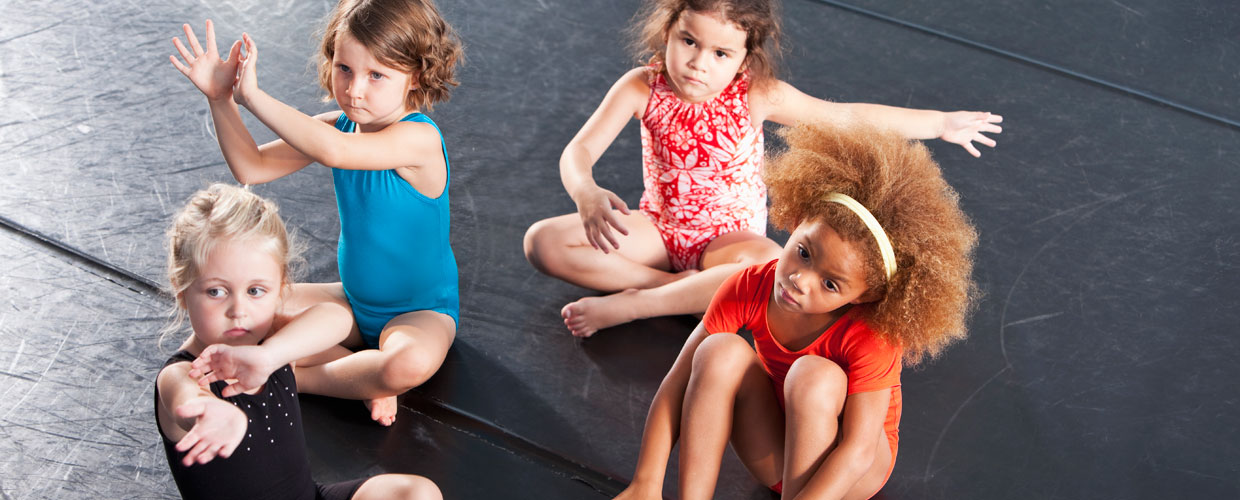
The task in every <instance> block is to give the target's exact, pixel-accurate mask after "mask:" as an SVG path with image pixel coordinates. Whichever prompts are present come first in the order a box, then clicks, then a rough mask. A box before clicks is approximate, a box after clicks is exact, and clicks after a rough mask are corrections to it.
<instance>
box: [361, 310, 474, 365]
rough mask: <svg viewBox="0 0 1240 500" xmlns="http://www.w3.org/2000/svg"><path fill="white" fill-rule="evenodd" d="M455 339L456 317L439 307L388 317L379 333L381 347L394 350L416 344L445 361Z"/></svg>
mask: <svg viewBox="0 0 1240 500" xmlns="http://www.w3.org/2000/svg"><path fill="white" fill-rule="evenodd" d="M455 339H456V321H454V320H453V319H452V316H448V315H447V314H443V313H438V312H435V311H412V312H407V313H404V314H401V315H399V316H397V317H395V318H392V320H391V321H388V323H387V325H386V326H384V327H383V332H382V333H380V334H379V350H380V351H384V352H393V351H398V350H402V349H409V348H414V349H416V350H417V351H418V352H419V353H421V354H423V355H425V356H427V357H430V358H434V359H438V360H439V361H440V362H442V361H443V358H444V356H446V355H447V354H448V348H449V347H452V341H453V340H455Z"/></svg>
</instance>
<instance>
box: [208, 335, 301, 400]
mask: <svg viewBox="0 0 1240 500" xmlns="http://www.w3.org/2000/svg"><path fill="white" fill-rule="evenodd" d="M277 368H279V367H278V366H275V363H274V362H273V361H272V359H271V356H270V355H269V354H268V353H267V350H266V349H263V348H262V347H260V346H230V345H225V344H215V345H211V346H207V348H206V349H203V350H202V354H199V355H198V359H195V360H194V362H193V363H192V364H191V368H190V370H189V376H190V377H191V378H194V379H196V380H197V381H198V385H200V386H203V387H207V386H209V385H210V384H211V383H212V382H215V381H219V380H236V382H233V383H231V384H229V385H228V386H227V387H225V388H224V390H223V391H220V395H221V396H223V397H226V398H230V397H233V396H236V395H238V394H241V393H242V392H245V391H251V390H254V389H258V388H259V387H262V385H263V384H264V383H266V382H267V378H268V377H270V376H271V373H272V372H274V371H276V369H277Z"/></svg>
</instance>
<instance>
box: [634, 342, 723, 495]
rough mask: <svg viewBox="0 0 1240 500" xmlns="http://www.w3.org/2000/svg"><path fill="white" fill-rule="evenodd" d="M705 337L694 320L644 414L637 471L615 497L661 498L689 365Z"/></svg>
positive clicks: (678, 426)
mask: <svg viewBox="0 0 1240 500" xmlns="http://www.w3.org/2000/svg"><path fill="white" fill-rule="evenodd" d="M706 336H707V334H706V328H705V327H704V326H703V325H702V324H701V323H698V326H697V328H694V329H693V333H691V334H689V338H688V339H686V340H685V346H684V347H683V348H681V349H680V355H678V356H677V357H676V362H675V363H673V364H672V369H671V370H669V371H668V372H667V376H666V377H663V382H662V383H661V384H659V391H658V392H656V393H655V395H654V401H653V402H652V403H650V413H648V414H647V415H646V427H645V429H644V430H643V431H642V445H641V451H640V452H638V455H637V470H636V472H634V473H633V481H632V483H630V484H629V487H628V488H625V490H624V491H623V492H621V493H620V495H619V496H617V497H616V498H617V499H618V500H621V499H622V500H639V499H643V500H644V499H662V498H663V479H664V477H665V476H666V474H667V459H668V457H670V456H671V454H672V446H674V445H675V444H676V441H677V440H678V439H679V438H680V414H681V410H682V408H683V405H684V401H685V389H686V388H687V387H688V386H689V375H690V372H691V370H692V368H693V353H694V352H696V351H697V348H698V346H699V345H701V344H702V341H703V340H705V339H706Z"/></svg>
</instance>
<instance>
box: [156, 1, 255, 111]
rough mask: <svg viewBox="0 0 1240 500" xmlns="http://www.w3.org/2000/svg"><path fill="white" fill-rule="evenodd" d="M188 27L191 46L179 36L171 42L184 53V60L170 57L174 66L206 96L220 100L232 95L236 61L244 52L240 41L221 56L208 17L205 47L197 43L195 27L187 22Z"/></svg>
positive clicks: (213, 27)
mask: <svg viewBox="0 0 1240 500" xmlns="http://www.w3.org/2000/svg"><path fill="white" fill-rule="evenodd" d="M182 28H184V29H185V38H186V40H188V42H189V48H186V47H185V44H183V43H181V39H180V38H173V39H172V45H174V46H176V49H177V52H178V53H180V54H181V58H182V59H184V60H185V62H181V60H180V59H177V56H175V55H171V56H168V59H170V60H171V61H172V65H173V66H175V67H176V68H177V70H178V71H180V72H181V74H182V75H185V77H186V78H189V81H190V82H192V83H193V84H194V86H195V87H198V90H200V91H202V93H203V95H206V96H207V99H210V100H218V99H227V98H230V97H232V89H233V82H235V81H236V80H237V61H238V60H239V59H240V54H241V41H237V42H234V43H233V45H232V48H230V49H229V50H228V57H227V58H223V59H221V58H220V53H219V49H218V48H217V47H216V44H215V25H214V24H212V23H211V20H210V19H208V20H207V40H206V42H207V46H206V50H205V51H204V50H203V47H202V45H199V44H198V37H197V36H196V35H194V30H193V28H190V27H189V25H188V24H185V25H182Z"/></svg>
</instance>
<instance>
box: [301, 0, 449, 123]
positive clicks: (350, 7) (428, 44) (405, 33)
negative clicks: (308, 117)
mask: <svg viewBox="0 0 1240 500" xmlns="http://www.w3.org/2000/svg"><path fill="white" fill-rule="evenodd" d="M342 31H344V32H348V33H349V34H350V35H352V36H353V38H355V39H357V41H358V42H361V44H362V45H363V46H365V47H366V48H367V49H369V50H370V53H371V55H373V56H374V57H375V59H377V60H378V61H379V62H381V63H383V64H384V65H386V66H391V67H393V68H396V69H399V70H401V71H403V72H405V73H407V74H409V76H410V77H412V78H413V81H414V83H415V85H414V88H413V89H411V90H410V91H409V95H408V96H406V97H405V104H406V105H407V106H408V107H410V108H411V109H424V110H427V111H429V110H431V109H433V108H434V104H435V103H438V102H444V101H447V100H448V97H449V95H450V94H451V93H452V87H455V86H457V85H458V84H459V82H457V81H456V67H457V65H458V64H459V63H461V62H462V61H463V60H464V49H463V48H462V46H461V39H460V37H458V36H457V34H456V31H455V30H453V29H452V26H450V25H448V23H447V22H446V21H444V20H443V17H441V16H440V15H439V10H438V9H436V8H435V4H434V3H433V2H431V0H341V1H340V3H339V4H337V5H336V8H335V9H334V10H332V12H331V14H330V15H329V16H328V18H327V25H326V26H325V27H324V28H323V44H322V47H321V50H320V53H319V56H318V66H319V67H318V73H319V85H320V86H321V87H323V90H326V91H327V96H325V97H324V98H323V100H324V102H326V101H330V100H331V99H332V60H333V59H334V58H335V56H336V37H337V36H338V35H339V34H340V33H341V32H342Z"/></svg>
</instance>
